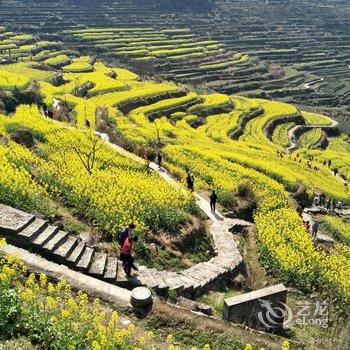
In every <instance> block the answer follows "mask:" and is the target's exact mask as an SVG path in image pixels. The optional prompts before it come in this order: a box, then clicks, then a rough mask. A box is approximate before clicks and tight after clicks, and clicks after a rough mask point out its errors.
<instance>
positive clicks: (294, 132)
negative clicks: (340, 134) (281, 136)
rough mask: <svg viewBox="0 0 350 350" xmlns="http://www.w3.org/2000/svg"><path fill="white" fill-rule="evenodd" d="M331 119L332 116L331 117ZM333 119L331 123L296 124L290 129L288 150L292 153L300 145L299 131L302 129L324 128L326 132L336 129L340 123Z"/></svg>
mask: <svg viewBox="0 0 350 350" xmlns="http://www.w3.org/2000/svg"><path fill="white" fill-rule="evenodd" d="M329 119H331V118H329ZM331 120H332V124H330V125H301V124H298V125H295V126H294V127H293V128H291V129H289V130H288V140H289V144H288V145H287V147H286V152H287V153H291V152H293V151H294V150H296V149H297V148H298V147H299V137H298V135H299V133H300V132H302V130H311V129H322V130H323V131H325V132H326V133H327V132H328V131H332V130H336V129H337V128H338V126H339V123H338V122H337V121H336V120H333V119H331Z"/></svg>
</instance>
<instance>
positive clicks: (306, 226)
mask: <svg viewBox="0 0 350 350" xmlns="http://www.w3.org/2000/svg"><path fill="white" fill-rule="evenodd" d="M303 225H304V228H305V230H306V232H308V233H310V221H307V220H306V221H304V222H303Z"/></svg>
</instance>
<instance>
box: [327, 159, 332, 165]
mask: <svg viewBox="0 0 350 350" xmlns="http://www.w3.org/2000/svg"><path fill="white" fill-rule="evenodd" d="M331 165H332V160H331V159H329V160H328V166H329V167H331Z"/></svg>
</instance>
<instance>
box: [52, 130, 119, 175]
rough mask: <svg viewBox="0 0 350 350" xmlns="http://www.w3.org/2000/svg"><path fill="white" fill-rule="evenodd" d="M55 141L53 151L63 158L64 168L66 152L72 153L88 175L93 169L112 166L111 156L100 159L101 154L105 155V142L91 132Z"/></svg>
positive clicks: (106, 148) (106, 147)
mask: <svg viewBox="0 0 350 350" xmlns="http://www.w3.org/2000/svg"><path fill="white" fill-rule="evenodd" d="M57 141H58V142H57V143H56V145H57V146H55V151H56V152H57V153H58V154H59V155H60V156H61V158H63V163H64V164H65V165H66V166H67V162H66V154H67V152H72V153H74V154H75V155H76V156H77V158H78V159H79V161H80V163H81V164H82V165H83V167H84V169H85V170H86V171H87V172H88V173H89V174H90V175H91V174H92V173H93V171H94V170H95V169H98V170H102V169H105V168H106V167H108V166H109V165H111V164H112V160H113V155H111V156H110V157H105V156H104V157H102V155H103V153H106V152H104V151H107V150H108V146H107V145H106V142H105V141H104V140H103V139H102V138H101V137H100V136H99V135H96V134H95V133H94V132H93V131H92V130H89V131H87V132H86V133H77V134H74V136H73V137H69V138H67V137H65V138H60V139H58V140H57Z"/></svg>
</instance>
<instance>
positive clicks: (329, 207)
mask: <svg viewBox="0 0 350 350" xmlns="http://www.w3.org/2000/svg"><path fill="white" fill-rule="evenodd" d="M331 207H332V200H331V199H330V198H328V200H327V204H326V208H327V210H328V211H330V210H331Z"/></svg>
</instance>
